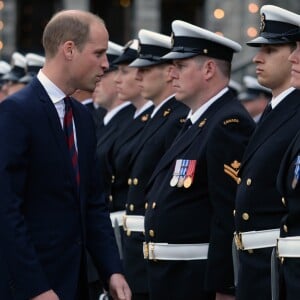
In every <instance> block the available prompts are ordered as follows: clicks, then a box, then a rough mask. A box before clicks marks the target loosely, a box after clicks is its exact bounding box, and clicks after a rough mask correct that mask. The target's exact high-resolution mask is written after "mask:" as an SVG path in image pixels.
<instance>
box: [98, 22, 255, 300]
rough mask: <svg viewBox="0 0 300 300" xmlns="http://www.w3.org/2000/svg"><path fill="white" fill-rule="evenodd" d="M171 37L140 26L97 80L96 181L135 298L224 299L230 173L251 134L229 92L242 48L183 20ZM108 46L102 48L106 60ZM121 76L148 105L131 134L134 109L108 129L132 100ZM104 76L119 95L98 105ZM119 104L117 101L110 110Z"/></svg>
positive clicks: (228, 284)
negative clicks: (100, 177) (100, 111)
mask: <svg viewBox="0 0 300 300" xmlns="http://www.w3.org/2000/svg"><path fill="white" fill-rule="evenodd" d="M172 31H173V36H172V38H170V37H167V36H164V35H161V34H158V33H155V32H151V31H148V30H144V29H143V30H140V32H139V49H137V48H135V57H134V56H132V57H131V59H130V60H128V61H126V62H124V61H123V57H124V56H126V55H127V52H128V50H129V49H131V50H134V49H133V47H132V46H133V44H131V45H130V46H126V47H125V48H124V50H123V52H122V53H120V54H119V55H120V56H119V59H116V60H112V61H111V67H110V69H109V70H108V71H107V74H105V75H104V78H103V79H102V80H101V82H100V83H98V86H97V88H96V90H95V93H94V100H96V102H97V101H98V103H100V101H102V105H103V106H104V105H105V108H106V109H107V110H108V113H107V115H106V116H105V117H104V120H103V125H102V126H101V128H100V129H99V132H101V133H100V134H99V138H98V147H97V148H98V156H99V157H100V158H101V162H102V164H101V165H102V166H103V169H102V170H103V174H106V176H104V179H105V180H106V181H105V182H103V184H104V187H105V189H106V196H107V201H108V202H109V203H110V207H111V211H112V214H111V216H112V222H113V225H114V226H115V228H116V225H117V223H116V221H115V220H116V219H117V220H118V218H119V216H120V215H121V216H122V214H124V212H122V210H123V209H125V216H124V220H123V222H122V221H121V220H120V219H119V221H120V222H122V224H123V225H124V230H125V234H124V235H123V234H122V232H121V238H120V240H121V241H122V254H123V262H124V269H125V275H126V277H127V280H128V282H129V285H130V287H131V290H132V293H133V299H194V298H195V295H197V298H199V299H214V298H215V297H219V298H220V297H221V298H222V297H229V298H232V297H233V295H234V290H235V289H234V283H233V266H232V254H231V243H232V236H233V231H234V220H233V217H232V211H233V209H234V201H233V200H234V197H235V190H236V178H235V177H236V176H232V174H234V173H235V172H237V170H238V169H239V166H240V161H241V159H242V155H243V152H244V150H245V147H246V145H247V143H248V140H249V137H250V135H251V134H252V132H253V130H254V122H253V120H252V118H251V117H250V115H249V114H248V113H247V111H246V110H245V109H244V107H243V106H242V105H241V103H240V102H239V101H238V100H237V99H236V97H235V95H234V94H233V92H232V91H231V90H230V89H229V88H228V83H229V79H230V75H231V74H230V70H231V61H232V58H233V54H234V53H235V52H239V51H240V50H241V46H240V45H239V44H238V43H236V42H234V41H232V40H230V39H228V38H225V37H221V36H219V35H217V34H215V33H212V32H210V31H208V30H206V29H203V28H200V27H197V26H194V25H192V24H189V23H186V22H183V21H174V22H173V23H172ZM113 49H114V50H116V49H117V47H116V46H115V45H114V44H111V43H110V44H109V48H108V52H107V53H108V59H110V54H111V52H113V51H112V50H113ZM137 50H138V51H137ZM132 53H133V52H132ZM114 65H117V66H118V69H117V70H116V69H114V70H111V68H112V67H113V66H114ZM128 73H131V74H132V73H133V74H134V75H133V77H134V79H135V80H134V82H135V84H136V85H137V86H138V87H139V88H140V90H139V92H140V95H141V96H142V98H143V99H144V100H145V99H150V100H151V101H152V103H153V107H152V112H149V113H147V115H142V118H141V121H143V125H140V126H141V127H143V128H140V130H139V132H138V133H137V132H136V129H135V127H134V126H133V125H132V124H133V122H134V121H132V119H133V112H132V111H130V112H128V114H127V118H125V121H124V119H123V121H116V122H115V124H114V125H113V122H114V119H115V118H116V120H117V116H118V115H121V112H122V111H123V112H124V111H125V108H129V107H130V104H128V103H127V104H126V105H125V104H124V101H130V102H131V103H132V104H133V105H134V104H135V103H134V101H131V96H129V94H128V90H130V91H133V89H134V87H133V85H131V86H130V87H129V84H128V83H127V84H126V83H124V81H125V80H126V79H125V78H126V76H128ZM112 74H114V76H113V78H112V77H111V79H110V88H112V86H111V85H112V84H111V83H112V82H114V83H115V88H116V90H117V93H116V94H115V96H114V97H111V98H110V99H111V100H110V101H108V102H106V103H104V100H107V98H105V99H104V96H103V95H107V90H108V88H107V87H106V88H105V84H106V78H105V77H106V76H107V77H108V76H111V75H112ZM125 95H126V96H127V97H126V96H125ZM174 96H176V99H175V98H174ZM117 98H119V100H122V101H123V103H122V104H121V103H120V102H116V103H118V104H116V105H113V106H110V105H111V104H112V101H113V99H114V101H115V100H116V99H117ZM100 105H101V104H100ZM121 105H122V106H123V107H121ZM124 107H125V108H124ZM124 114H125V113H124ZM112 116H114V117H112ZM109 117H110V119H109ZM108 120H109V121H108ZM129 120H130V121H129ZM134 120H136V119H134ZM107 121H108V122H107ZM132 132H134V133H132ZM104 170H105V173H104ZM107 174H111V177H109V176H107ZM115 231H116V232H117V230H115ZM220 266H221V267H220ZM221 298H220V299H221Z"/></svg>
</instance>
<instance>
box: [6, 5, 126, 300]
mask: <svg viewBox="0 0 300 300" xmlns="http://www.w3.org/2000/svg"><path fill="white" fill-rule="evenodd" d="M107 43H108V33H107V30H106V28H105V25H104V23H103V21H102V20H101V19H100V18H99V17H97V16H95V15H93V14H91V13H88V12H83V11H78V10H67V11H62V12H59V13H57V14H56V15H55V16H53V18H52V19H51V20H50V21H49V23H48V24H47V25H46V27H45V30H44V34H43V45H44V48H45V56H46V61H45V64H44V67H43V69H42V70H41V71H40V72H39V73H38V76H37V78H34V79H33V80H32V81H31V82H30V83H29V84H28V85H27V86H26V87H25V88H24V89H23V90H21V91H19V92H18V93H16V94H14V95H12V96H10V97H9V98H8V99H7V101H4V102H3V103H1V105H0V115H1V118H0V128H1V129H0V131H1V132H0V143H1V145H2V146H1V150H0V161H1V163H0V182H1V184H0V194H1V209H0V220H1V221H0V222H1V225H0V227H1V229H0V237H1V246H0V282H1V286H0V287H1V290H0V298H1V299H5V300H10V299H20V300H23V299H24V300H25V299H34V300H44V299H45V300H46V299H47V300H58V299H60V300H71V299H72V300H73V299H76V300H79V299H80V300H86V299H88V291H87V279H86V249H88V250H89V252H90V254H91V255H92V257H93V258H94V261H95V262H96V266H97V268H98V270H99V272H100V273H101V275H102V277H103V279H104V281H105V284H106V287H109V288H110V291H111V295H112V296H113V298H114V299H130V298H131V296H130V290H129V287H128V285H127V283H126V281H125V280H124V277H123V275H121V272H122V268H121V264H120V259H119V255H118V250H117V247H116V243H115V239H114V235H113V231H112V227H111V222H110V219H109V213H108V210H107V206H106V205H105V202H104V198H103V194H102V191H101V190H100V189H99V188H98V184H97V178H96V175H97V172H96V168H95V166H96V164H95V160H94V158H95V144H96V141H95V132H94V126H93V120H92V118H91V116H90V114H89V112H88V111H87V110H86V109H85V108H84V107H82V105H81V104H80V103H78V102H77V101H75V100H73V99H71V98H70V97H68V95H71V94H73V93H74V91H75V90H76V89H83V90H90V91H92V90H93V89H94V88H95V84H96V82H98V81H99V80H101V77H102V75H103V72H104V70H105V69H106V68H107V67H108V62H107V58H106V55H105V52H106V49H107Z"/></svg>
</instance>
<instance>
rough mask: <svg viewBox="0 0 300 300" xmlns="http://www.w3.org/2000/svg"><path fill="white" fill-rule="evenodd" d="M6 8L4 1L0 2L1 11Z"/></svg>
mask: <svg viewBox="0 0 300 300" xmlns="http://www.w3.org/2000/svg"><path fill="white" fill-rule="evenodd" d="M3 8H4V1H0V10H2V9H3Z"/></svg>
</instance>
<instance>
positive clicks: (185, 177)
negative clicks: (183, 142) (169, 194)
mask: <svg viewBox="0 0 300 300" xmlns="http://www.w3.org/2000/svg"><path fill="white" fill-rule="evenodd" d="M196 163H197V161H196V160H190V159H177V160H176V163H175V167H174V171H173V175H172V178H171V180H170V186H171V187H175V186H177V187H185V188H189V187H190V186H191V185H192V183H193V180H194V174H195V168H196Z"/></svg>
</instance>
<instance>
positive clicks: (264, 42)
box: [246, 36, 293, 47]
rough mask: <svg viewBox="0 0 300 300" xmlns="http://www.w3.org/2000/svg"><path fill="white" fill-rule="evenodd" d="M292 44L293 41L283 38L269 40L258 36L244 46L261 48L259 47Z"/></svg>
mask: <svg viewBox="0 0 300 300" xmlns="http://www.w3.org/2000/svg"><path fill="white" fill-rule="evenodd" d="M292 42H293V41H290V40H288V39H286V38H283V37H282V36H281V37H280V38H270V39H267V38H264V37H262V36H259V37H257V38H255V39H253V40H251V41H249V42H247V43H246V44H247V45H248V46H250V47H261V45H284V44H289V43H292Z"/></svg>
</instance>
